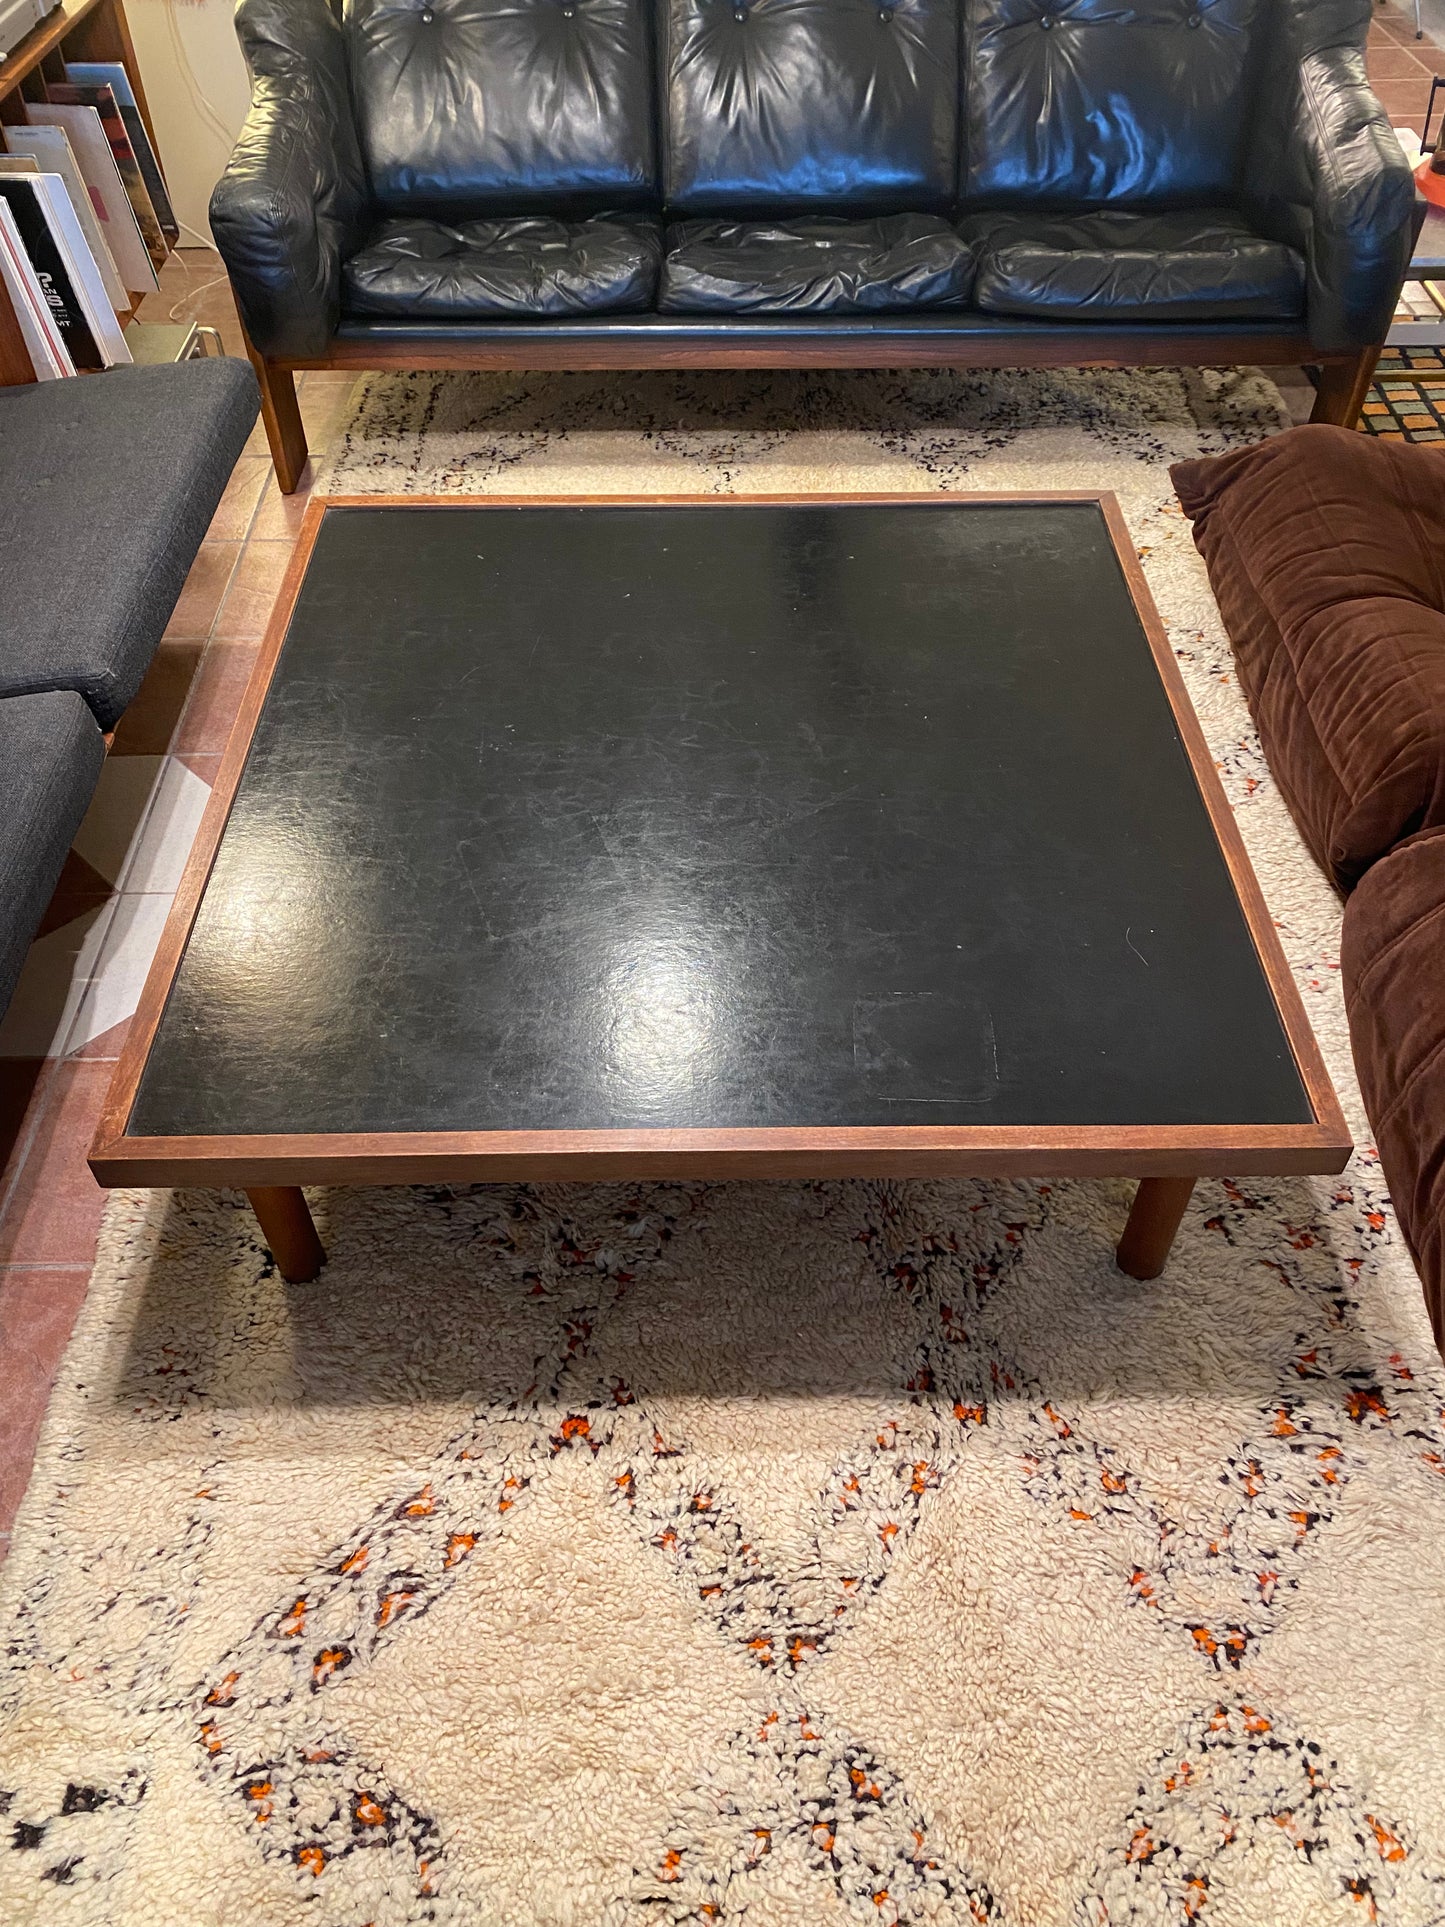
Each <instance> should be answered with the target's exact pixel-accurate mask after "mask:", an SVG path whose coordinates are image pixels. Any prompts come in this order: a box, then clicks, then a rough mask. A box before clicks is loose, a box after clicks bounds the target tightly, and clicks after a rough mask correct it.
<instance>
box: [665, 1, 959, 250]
mask: <svg viewBox="0 0 1445 1927" xmlns="http://www.w3.org/2000/svg"><path fill="white" fill-rule="evenodd" d="M657 4H658V19H659V25H660V33H659V45H658V64H659V67H660V69H661V76H660V78H661V84H662V93H663V103H664V128H665V132H664V140H663V174H664V187H665V192H666V197H667V200H668V203H669V205H670V206H672V207H675V208H678V209H679V210H681V211H684V212H687V213H699V214H700V213H707V212H712V211H717V212H733V211H736V212H738V213H748V212H759V211H765V210H767V209H770V208H784V207H794V208H806V207H808V206H834V207H846V208H870V207H871V208H880V209H889V210H893V211H903V210H910V209H925V208H938V207H946V206H948V205H949V204H950V203H951V202H952V200H953V198H954V195H955V193H956V192H957V187H956V182H957V167H958V160H957V156H958V4H957V0H657Z"/></svg>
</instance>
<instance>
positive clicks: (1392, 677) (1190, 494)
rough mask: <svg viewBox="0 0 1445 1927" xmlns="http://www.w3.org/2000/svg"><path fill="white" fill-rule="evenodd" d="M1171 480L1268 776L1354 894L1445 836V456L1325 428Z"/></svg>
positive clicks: (1188, 467)
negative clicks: (1412, 838)
mask: <svg viewBox="0 0 1445 1927" xmlns="http://www.w3.org/2000/svg"><path fill="white" fill-rule="evenodd" d="M1170 474H1171V476H1172V478H1173V481H1174V486H1175V488H1176V489H1177V490H1178V493H1179V499H1180V501H1181V502H1182V503H1183V505H1184V512H1185V514H1186V515H1187V516H1189V517H1190V519H1191V520H1192V522H1193V523H1194V540H1195V541H1196V543H1197V544H1198V545H1199V549H1200V552H1201V554H1202V555H1203V556H1204V559H1205V561H1206V563H1207V564H1208V566H1209V579H1210V581H1211V583H1212V584H1213V587H1214V593H1215V596H1216V598H1217V599H1218V602H1219V607H1220V610H1221V611H1222V613H1223V616H1224V623H1225V627H1226V628H1227V629H1228V631H1229V636H1230V640H1231V642H1232V643H1233V645H1234V653H1235V659H1236V661H1237V663H1238V665H1239V679H1240V683H1241V684H1242V686H1243V689H1244V693H1245V695H1246V697H1247V698H1248V700H1249V706H1250V708H1251V710H1253V712H1254V718H1255V722H1256V723H1257V725H1258V727H1259V733H1260V738H1261V740H1262V742H1263V744H1264V752H1265V755H1266V756H1267V758H1268V759H1269V766H1270V768H1271V770H1272V771H1273V772H1274V776H1275V779H1276V781H1277V782H1278V784H1279V786H1280V789H1281V791H1282V792H1283V794H1284V797H1285V800H1286V802H1287V803H1288V804H1289V806H1290V809H1291V810H1292V811H1293V812H1294V816H1295V820H1296V821H1297V822H1298V824H1299V826H1300V829H1301V830H1302V831H1303V833H1304V836H1305V838H1306V840H1307V841H1308V843H1309V845H1310V847H1311V849H1312V850H1313V851H1314V853H1315V856H1316V858H1317V859H1318V861H1319V862H1320V863H1321V864H1322V865H1323V867H1324V868H1325V869H1326V870H1328V871H1329V872H1330V873H1331V874H1332V875H1333V876H1334V878H1335V880H1336V882H1337V883H1338V884H1339V886H1340V887H1341V889H1345V890H1348V889H1349V888H1350V887H1351V885H1352V884H1353V883H1354V882H1355V881H1356V879H1357V878H1359V877H1360V876H1362V875H1363V874H1364V872H1365V871H1366V870H1367V869H1368V868H1369V866H1370V864H1371V863H1373V862H1374V861H1375V859H1376V858H1377V857H1379V856H1382V855H1383V854H1384V853H1385V851H1386V850H1388V849H1390V848H1391V847H1392V846H1393V845H1394V844H1395V843H1397V842H1399V840H1400V839H1401V838H1402V837H1406V836H1409V835H1410V834H1411V833H1412V832H1413V831H1415V830H1418V829H1423V828H1426V827H1428V826H1430V825H1433V824H1439V823H1445V613H1442V611H1445V450H1442V449H1437V448H1421V447H1412V446H1410V445H1409V444H1406V443H1403V442H1387V441H1380V440H1376V439H1375V438H1374V437H1372V436H1368V435H1360V434H1356V433H1353V432H1352V431H1350V430H1348V429H1344V428H1329V427H1324V426H1311V427H1307V428H1292V429H1289V430H1288V431H1287V432H1286V433H1285V434H1283V435H1278V436H1276V437H1275V438H1274V439H1273V440H1272V441H1268V442H1263V443H1260V444H1259V445H1258V446H1256V447H1253V448H1245V449H1239V450H1236V451H1235V452H1233V453H1231V454H1228V455H1217V456H1213V457H1211V458H1209V459H1206V460H1204V461H1195V462H1180V463H1179V464H1178V465H1177V466H1176V467H1174V468H1173V469H1171V470H1170Z"/></svg>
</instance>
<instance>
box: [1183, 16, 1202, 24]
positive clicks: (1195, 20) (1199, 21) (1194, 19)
mask: <svg viewBox="0 0 1445 1927" xmlns="http://www.w3.org/2000/svg"><path fill="white" fill-rule="evenodd" d="M1203 23H1204V15H1203V14H1202V13H1191V14H1190V16H1189V18H1188V19H1187V20H1186V21H1185V23H1184V24H1185V26H1186V27H1198V26H1202V25H1203Z"/></svg>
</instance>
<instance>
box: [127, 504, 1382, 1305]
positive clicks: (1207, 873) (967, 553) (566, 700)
mask: <svg viewBox="0 0 1445 1927" xmlns="http://www.w3.org/2000/svg"><path fill="white" fill-rule="evenodd" d="M1349 1149H1350V1142H1349V1137H1348V1134H1347V1131H1346V1128H1345V1124H1344V1120H1343V1118H1342V1116H1341V1114H1340V1109H1339V1106H1338V1104H1337V1102H1336V1099H1335V1095H1334V1092H1333V1091H1332V1089H1331V1087H1330V1083H1329V1079H1328V1077H1327V1075H1326V1073H1325V1069H1324V1066H1323V1064H1322V1062H1321V1060H1320V1056H1319V1053H1318V1051H1317V1049H1316V1047H1315V1042H1314V1038H1313V1036H1312V1034H1311V1031H1310V1027H1309V1024H1308V1022H1307V1020H1306V1017H1305V1013H1304V1010H1303V1008H1302V1006H1301V1004H1300V1001H1299V997H1298V995H1297V993H1296V991H1295V988H1294V985H1293V982H1292V981H1291V978H1290V974H1289V971H1288V969H1287V967H1286V964H1285V960H1284V957H1283V955H1282V953H1281V951H1280V947H1279V944H1278V941H1277V939H1276V937H1275V934H1274V930H1273V927H1272V925H1271V922H1270V918H1269V916H1268V913H1267V912H1266V910H1265V907H1264V903H1263V900H1262V898H1261V896H1260V892H1259V887H1258V885H1257V884H1256V882H1255V879H1254V876H1253V874H1252V873H1251V871H1250V868H1249V864H1248V861H1247V859H1246V857H1245V854H1244V849H1243V846H1242V844H1241V842H1240V838H1239V833H1238V831H1237V829H1236V827H1235V823H1234V819H1233V817H1232V815H1231V813H1230V810H1229V807H1228V805H1227V803H1226V801H1225V798H1224V795H1223V792H1222V791H1221V789H1220V786H1219V782H1218V779H1217V777H1216V775H1215V771H1214V768H1213V766H1212V764H1211V762H1210V759H1209V755H1208V752H1207V750H1206V748H1205V745H1204V741H1203V738H1202V736H1201V734H1200V731H1199V727H1198V724H1197V722H1196V721H1195V718H1194V715H1193V711H1192V710H1191V708H1190V705H1189V701H1188V698H1187V696H1186V695H1185V692H1184V687H1183V684H1182V682H1181V680H1180V676H1179V672H1178V669H1177V666H1176V664H1175V662H1174V658H1173V655H1172V653H1171V651H1170V648H1169V645H1168V642H1167V640H1166V637H1165V634H1164V631H1163V628H1162V625H1161V624H1160V621H1159V618H1158V616H1157V614H1156V613H1155V611H1154V608H1153V605H1152V603H1151V601H1150V599H1149V594H1148V591H1147V589H1146V587H1145V585H1144V580H1143V576H1142V574H1141V572H1140V569H1139V566H1138V563H1137V561H1136V559H1135V555H1134V550H1133V546H1132V543H1131V542H1130V539H1129V536H1128V532H1127V530H1126V528H1125V526H1124V522H1123V518H1122V516H1121V515H1120V513H1119V509H1118V506H1117V504H1116V503H1115V501H1114V500H1113V498H1112V497H1111V496H1107V495H1046V496H1045V495H1039V496H1016V497H1003V496H979V495H958V496H918V495H907V496H891V497H881V498H859V497H844V498H832V497H806V498H797V499H785V500H784V499H776V498H764V499H758V498H750V499H729V498H720V497H716V496H708V497H704V498H685V499H680V500H679V499H664V500H652V499H649V500H616V501H614V500H602V501H596V500H589V501H586V502H576V501H572V502H561V501H547V500H537V499H534V498H529V499H522V500H500V499H491V500H482V501H478V500H470V501H457V500H456V499H454V498H426V497H420V498H418V497H402V498H388V497H374V496H372V497H358V498H341V499H335V498H333V499H330V500H323V501H317V502H313V503H312V505H311V507H310V509H309V510H308V512H307V516H306V520H305V523H304V525H303V529H302V535H301V539H300V542H299V544H298V546H297V550H296V554H295V557H294V559H293V562H292V566H291V572H290V575H289V576H288V578H287V582H286V586H285V588H284V589H283V592H282V595H281V598H280V603H279V606H278V608H277V611H276V614H275V617H274V619H273V621H272V624H271V629H270V633H269V635H268V637H267V640H266V643H265V645H264V647H263V649H262V651H261V654H260V659H259V661H258V663H257V667H256V671H255V674H254V676H253V678H252V681H251V684H250V686H249V688H248V690H247V693H246V697H245V700H244V702H243V704H242V709H241V714H240V716H239V718H238V720H237V723H236V727H235V731H234V734H233V736H232V738H231V741H230V745H229V747H228V749H227V751H226V754H225V757H224V760H223V762H222V765H221V770H220V774H219V777H218V780H217V783H216V787H215V792H214V795H213V797H212V801H211V805H210V808H209V811H208V813H207V816H206V819H205V822H204V824H203V826H202V829H201V832H200V834H199V836H198V838H197V841H196V846H195V849H194V851H193V853H192V856H191V860H190V864H189V867H188V869H187V871H186V874H185V878H184V881H183V883H182V886H181V889H180V892H179V894H178V896H177V898H176V902H175V907H174V910H173V912H172V915H171V919H170V922H169V924H168V926H167V928H166V932H165V935H164V938H163V940H162V942H161V946H160V949H159V951H158V953H157V956H156V960H155V964H154V966H153V968H152V971H151V974H150V978H149V981H148V982H147V985H146V988H145V993H144V995H143V997H142V999H141V1003H140V1007H139V1010H138V1012H137V1014H136V1018H135V1020H134V1022H133V1024H132V1026H131V1031H130V1036H129V1039H128V1041H127V1043H126V1046H125V1051H124V1055H123V1056H122V1058H121V1061H120V1064H119V1066H118V1067H117V1071H116V1077H115V1081H114V1084H113V1086H112V1089H111V1092H110V1096H109V1100H108V1104H107V1109H106V1112H105V1115H104V1118H103V1120H102V1123H101V1127H100V1130H99V1133H98V1136H97V1138H96V1142H95V1145H94V1148H93V1152H92V1156H91V1168H92V1169H93V1170H94V1172H95V1175H96V1177H97V1178H98V1179H99V1180H100V1182H101V1183H102V1184H105V1185H137V1184H139V1185H148V1184H153V1185H175V1184H179V1185H194V1184H216V1185H237V1186H241V1187H243V1188H244V1189H245V1190H246V1191H247V1193H248V1195H249V1196H250V1198H251V1201H252V1203H253V1205H254V1207H255V1209H256V1213H257V1216H258V1217H259V1219H260V1222H261V1227H262V1230H263V1231H264V1233H265V1235H266V1238H267V1240H268V1242H269V1244H270V1246H271V1250H272V1253H273V1255H274V1257H275V1259H276V1262H277V1263H278V1265H279V1266H280V1269H281V1271H282V1272H283V1273H284V1275H285V1276H286V1277H288V1278H291V1279H295V1280H300V1279H305V1278H309V1277H314V1276H315V1274H316V1272H317V1270H318V1269H319V1267H320V1265H321V1263H322V1262H323V1256H324V1254H323V1252H322V1248H321V1245H320V1243H319V1241H318V1238H317V1235H316V1231H315V1228H314V1226H313V1224H312V1221H311V1217H310V1214H309V1211H308V1208H307V1205H306V1201H305V1199H304V1197H303V1195H302V1192H301V1190H300V1187H301V1186H302V1185H307V1184H316V1185H334V1184H368V1185H370V1184H410V1183H435V1182H438V1181H447V1180H456V1181H463V1182H465V1181H486V1180H499V1179H508V1180H512V1179H536V1180H548V1179H607V1178H637V1179H642V1178H743V1177H746V1178H820V1177H833V1178H838V1177H879V1176H888V1177H910V1176H929V1177H937V1176H941V1175H968V1176H977V1177H987V1176H990V1175H1000V1176H1037V1177H1060V1176H1087V1175H1090V1174H1110V1175H1114V1176H1129V1177H1134V1178H1138V1179H1140V1180H1141V1183H1140V1186H1139V1190H1138V1192H1137V1193H1136V1197H1135V1203H1134V1207H1133V1210H1132V1213H1131V1215H1130V1218H1129V1222H1128V1225H1127V1227H1126V1228H1125V1231H1124V1236H1123V1239H1122V1241H1121V1244H1120V1246H1119V1262H1120V1264H1121V1265H1122V1266H1123V1268H1124V1269H1125V1270H1126V1271H1128V1272H1130V1273H1132V1274H1133V1275H1134V1276H1135V1277H1141V1278H1142V1277H1153V1276H1155V1275H1156V1274H1157V1273H1158V1272H1159V1270H1160V1269H1161V1267H1162V1266H1163V1264H1164V1261H1165V1258H1166V1256H1167V1254H1168V1250H1169V1246H1170V1244H1171V1242H1172V1239H1173V1236H1174V1233H1175V1230H1176V1228H1177V1226H1178V1223H1179V1219H1180V1216H1181V1214H1182V1213H1183V1211H1184V1208H1185V1205H1186V1203H1187V1200H1188V1197H1189V1192H1190V1187H1191V1185H1192V1184H1193V1182H1194V1180H1195V1178H1196V1177H1199V1176H1202V1175H1243V1174H1246V1173H1252V1172H1306V1171H1337V1170H1339V1169H1340V1167H1341V1166H1342V1165H1343V1163H1344V1161H1345V1158H1346V1157H1347V1155H1348V1153H1349Z"/></svg>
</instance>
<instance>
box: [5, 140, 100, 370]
mask: <svg viewBox="0 0 1445 1927" xmlns="http://www.w3.org/2000/svg"><path fill="white" fill-rule="evenodd" d="M0 199H4V200H5V201H6V202H7V203H8V204H9V208H10V212H11V214H12V215H13V216H14V218H15V225H16V227H17V228H18V229H19V232H20V239H21V241H22V242H23V244H24V247H25V252H26V254H27V255H29V257H30V264H31V266H32V267H33V268H34V270H35V273H36V277H37V278H38V280H39V282H40V286H41V288H42V290H43V291H44V294H45V299H46V301H47V303H48V305H49V307H50V311H51V314H52V315H53V316H54V318H55V324H56V326H57V328H58V329H59V330H60V333H61V336H62V338H63V339H64V342H65V345H66V347H67V349H68V350H69V351H70V358H71V360H72V361H73V362H74V363H75V366H76V367H77V369H80V368H111V367H114V366H115V364H116V363H117V362H125V361H129V360H130V349H129V348H127V347H126V345H125V332H124V330H123V329H122V327H121V325H120V322H119V321H118V319H117V318H116V312H115V309H114V308H112V307H111V305H110V297H109V295H108V294H107V293H106V291H105V283H104V281H103V280H102V279H101V275H100V269H99V268H98V267H97V266H96V261H95V256H94V255H93V254H92V253H91V251H90V249H89V247H88V246H87V245H86V240H85V236H84V234H83V233H82V232H81V228H80V222H79V220H78V219H77V217H76V213H75V209H74V208H73V207H72V205H71V201H70V196H69V194H68V193H67V192H66V188H65V183H64V181H63V180H61V178H60V176H59V175H58V174H6V173H0Z"/></svg>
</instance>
